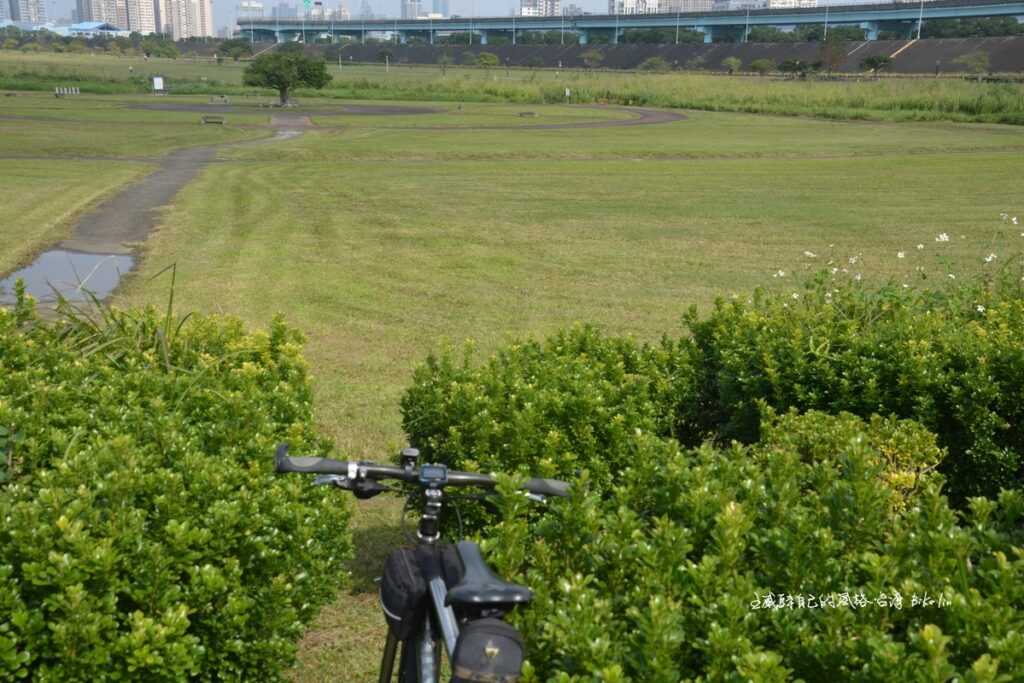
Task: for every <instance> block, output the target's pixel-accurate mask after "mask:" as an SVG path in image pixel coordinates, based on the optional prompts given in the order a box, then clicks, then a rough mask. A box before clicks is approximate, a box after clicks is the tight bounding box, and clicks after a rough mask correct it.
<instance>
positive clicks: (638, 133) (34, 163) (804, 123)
mask: <svg viewBox="0 0 1024 683" xmlns="http://www.w3.org/2000/svg"><path fill="white" fill-rule="evenodd" d="M18 57H19V59H22V58H23V59H24V63H19V64H20V66H18V68H19V69H25V68H29V67H26V66H25V64H29V66H30V67H31V68H39V69H42V68H52V69H55V70H56V71H55V72H54V73H63V71H61V70H68V69H72V68H74V69H80V70H81V71H82V73H85V72H88V73H89V74H93V75H92V76H90V77H95V74H94V71H95V70H97V69H107V68H113V67H112V66H110V65H111V64H126V63H127V60H122V61H118V60H116V58H104V57H95V58H88V59H87V60H86V63H85V64H84V65H81V64H78V63H77V62H71V61H68V60H64V58H63V57H59V56H53V55H46V56H40V57H31V58H24V57H23V56H20V55H19V56H18ZM81 59H82V58H80V60H81ZM32 60H38V61H32ZM62 60H64V61H62ZM92 60H95V61H92ZM139 61H140V62H141V60H139ZM47 65H49V66H47ZM172 67H173V68H175V69H180V70H181V71H180V72H177V73H178V77H180V78H183V79H186V78H196V77H202V76H201V74H210V73H211V72H210V71H209V69H222V70H223V71H222V73H223V78H224V79H227V78H229V77H237V76H238V74H239V73H240V68H239V67H238V66H237V65H233V64H229V65H223V66H222V67H216V66H213V65H202V64H189V63H185V62H180V61H179V63H176V64H167V65H164V64H150V65H149V67H145V68H153V69H157V68H160V69H161V70H164V71H165V73H166V74H168V76H169V78H173V77H175V72H172V71H170V69H171V68H172ZM11 68H12V67H11V60H10V59H9V58H8V57H7V56H6V55H5V54H4V53H0V70H2V69H7V70H8V73H10V69H11ZM117 68H118V69H121V67H120V66H118V67H117ZM143 68H144V67H143V66H136V67H135V69H134V73H136V74H138V73H139V72H140V71H142V69H143ZM189 70H194V71H191V72H190V71H189ZM122 71H123V69H122ZM3 73H4V72H3V71H0V79H2V78H4V75H3ZM218 73H221V72H218ZM396 73H397V74H398V75H400V76H401V77H402V78H408V79H410V80H409V81H408V83H409V84H410V85H409V88H410V89H415V88H419V87H420V86H419V85H416V84H417V83H420V84H422V83H425V82H429V79H430V78H431V77H432V76H431V75H430V74H432V73H434V72H433V71H431V72H430V74H428V73H427V70H423V73H422V74H420V75H416V74H410V73H403V72H396ZM450 73H452V72H450ZM455 73H456V76H455V77H457V78H460V79H463V80H466V82H467V83H470V82H471V81H472V79H474V78H478V77H479V80H478V81H477V84H476V86H475V87H476V89H477V90H478V91H481V90H482V89H483V88H485V87H487V86H486V84H485V82H484V81H485V80H488V79H490V81H491V82H493V77H494V76H495V75H496V74H494V73H491V74H482V73H480V72H475V71H469V72H461V71H460V72H455ZM467 73H468V74H469V75H470V79H468V80H467V79H465V78H464V76H465V75H466V74H467ZM502 73H503V72H502ZM366 74H371V72H370V71H366V72H365V73H364V74H363V75H361V76H358V78H359V79H364V80H367V82H384V81H382V80H380V79H378V80H377V81H374V80H373V79H372V78H371V76H368V75H366ZM371 75H372V74H371ZM378 75H379V74H378ZM528 75H529V74H528V73H527V72H513V73H512V76H511V77H510V78H523V77H526V76H528ZM499 76H500V75H499ZM549 76H551V78H552V82H554V77H553V76H552V75H551V74H547V73H545V74H542V75H541V76H538V78H548V77H549ZM389 77H390V75H389ZM111 78H114V79H115V82H116V74H114V75H112V76H111ZM208 78H209V76H208ZM353 78H355V76H353ZM396 78H397V76H396ZM417 78H419V79H420V80H415V79H417ZM581 78H582V76H581ZM595 78H604V76H600V77H597V76H595ZM609 78H611V77H610V76H609ZM652 78H659V77H652ZM664 78H666V79H669V78H673V79H675V78H678V79H683V80H681V81H679V83H684V84H687V83H690V84H699V83H703V82H704V81H700V80H693V81H691V80H688V79H690V78H691V77H688V76H671V77H664ZM692 78H711V77H692ZM736 80H737V81H739V80H740V79H736ZM208 82H210V81H209V80H208ZM225 82H226V81H225ZM647 82H649V81H641V83H647ZM666 82H668V81H666ZM714 82H715V83H718V84H721V83H728V84H730V85H729V87H732V85H731V84H732V83H733V81H731V80H727V79H718V80H717V81H714ZM387 83H390V81H388V82H387ZM622 84H623V87H632V86H630V85H629V84H628V83H626V82H625V81H622ZM806 85H808V84H780V86H781V87H782V88H790V87H791V86H792V87H797V88H799V87H804V86H806ZM815 85H827V87H828V88H832V87H833V85H831V84H815ZM967 85H970V84H967ZM954 86H955V87H957V88H959V87H960V84H954ZM402 87H405V86H402ZM465 87H466V88H467V90H466V92H469V90H468V89H469V88H470V85H466V86H465ZM523 87H534V85H531V84H530V83H529V82H526V83H525V84H524V86H523ZM687 87H689V86H687ZM694 87H697V86H694ZM743 87H745V86H743ZM757 87H761V86H757ZM881 87H885V88H889V87H892V88H897V87H900V86H896V85H891V86H890V85H886V84H883V86H881ZM941 87H945V86H941ZM371 89H372V88H364V89H363V91H364V92H365V91H368V90H371ZM399 90H401V88H399ZM343 92H344V88H343V87H342V86H339V87H338V88H336V89H334V90H332V91H329V92H328V94H329V95H339V94H341V93H343ZM388 92H391V91H390V90H388V89H387V88H379V89H377V90H376V91H375V94H376V95H379V96H384V95H385V94H386V93H388ZM423 92H427V91H423ZM780 92H783V93H784V92H796V90H792V91H785V90H783V91H780ZM803 92H805V93H807V92H811V89H810V88H808V89H807V90H805V91H803ZM921 92H925V91H921ZM851 93H855V90H850V91H849V93H848V94H849V96H851V97H852V96H853V95H852V94H851ZM365 97H367V98H368V99H373V98H372V97H371V96H370V95H365ZM153 101H154V98H149V97H144V96H138V95H133V96H128V97H122V96H118V97H116V98H114V97H92V96H81V97H80V98H66V99H63V100H55V99H54V98H53V97H52V96H44V95H24V94H21V95H19V96H17V97H10V98H6V97H0V157H5V156H6V157H7V158H5V159H4V161H3V166H2V169H0V205H2V206H3V207H4V211H5V215H7V212H8V211H10V212H11V213H10V215H14V216H16V217H17V219H16V221H14V222H11V221H6V222H4V224H3V225H0V241H2V243H3V244H4V245H5V248H4V250H3V251H2V252H0V270H4V268H5V265H4V264H5V263H6V264H8V265H7V267H9V266H10V264H13V263H14V262H17V261H19V260H20V259H23V258H24V256H25V255H27V254H30V253H31V252H32V251H33V250H35V249H38V248H39V246H40V245H41V244H45V243H48V242H49V241H52V240H54V239H56V238H57V237H59V234H60V232H61V231H62V230H65V229H66V228H67V225H68V217H69V216H70V214H68V213H67V210H68V209H67V207H69V206H73V207H78V208H76V209H73V211H78V210H80V209H81V207H83V206H86V205H88V204H89V203H90V202H92V201H95V198H96V197H97V196H99V195H101V194H103V193H105V192H110V191H112V190H113V189H114V188H116V187H117V186H118V185H119V184H121V183H124V182H126V181H127V180H129V179H130V178H132V177H134V176H135V175H136V174H138V173H140V172H142V171H144V170H145V168H147V166H146V165H145V163H143V162H140V161H133V159H135V158H137V157H143V158H146V159H149V158H152V157H155V156H157V155H159V154H162V153H165V152H166V151H168V150H170V149H173V148H175V147H178V146H182V145H188V144H211V143H231V142H236V141H240V140H245V139H249V138H253V137H259V136H266V135H267V134H268V132H267V131H266V130H264V129H258V128H254V129H245V128H234V127H231V126H229V127H226V128H224V129H221V128H219V127H212V126H199V125H197V123H196V121H197V119H198V115H197V114H195V113H187V112H155V111H144V110H138V109H130V108H127V107H126V106H125V105H130V104H138V103H142V102H153ZM160 101H169V102H183V101H188V102H205V101H206V98H205V97H193V98H177V97H168V98H162V99H161V100H160ZM345 104H350V102H349V101H344V102H343V101H339V100H337V99H332V98H330V97H328V98H317V99H308V100H307V99H306V98H303V105H304V107H305V108H304V109H301V110H300V112H302V113H306V114H308V115H310V116H311V117H312V120H313V122H314V124H317V125H319V126H322V127H323V128H322V129H317V128H316V127H314V128H313V129H311V130H309V131H308V132H306V133H305V134H304V135H302V136H301V137H298V138H294V139H291V140H287V141H282V142H274V143H271V144H260V145H240V146H223V147H221V148H220V151H219V157H220V162H221V163H214V164H211V165H209V166H208V167H206V168H205V170H204V171H203V172H202V174H201V175H200V176H199V177H198V178H197V179H196V180H195V181H193V182H192V183H191V184H190V185H188V186H187V187H186V188H185V189H184V190H183V191H182V192H181V193H180V194H179V195H178V197H177V198H176V199H175V201H174V203H173V206H172V207H170V209H169V210H168V211H167V212H166V214H165V215H164V217H163V223H162V227H161V228H160V229H159V230H158V231H157V232H156V233H155V234H154V235H153V236H152V237H151V238H150V239H149V241H148V242H147V243H146V245H145V247H144V252H143V260H142V264H141V268H140V270H139V272H138V273H136V274H135V275H133V276H131V277H130V278H129V280H128V281H127V283H126V286H125V287H123V288H122V289H121V290H120V292H119V294H118V296H117V302H118V303H119V304H143V303H154V304H158V305H162V304H165V303H166V300H167V294H168V282H167V280H166V278H158V279H155V280H151V278H152V276H154V275H155V274H157V273H158V272H159V271H160V270H161V269H163V268H165V267H166V266H167V265H169V264H171V263H176V264H177V266H178V272H177V287H176V291H175V305H176V307H178V309H179V310H190V309H199V310H204V311H214V312H217V311H221V312H224V313H229V314H232V315H237V316H240V317H242V318H243V319H244V320H246V321H248V322H249V323H251V324H254V325H265V324H266V322H267V321H268V320H269V319H270V318H271V317H272V316H273V315H274V314H275V313H277V312H283V313H284V314H285V315H286V317H287V319H288V320H289V322H290V323H291V324H292V325H294V326H296V327H298V328H299V329H301V330H302V331H303V332H304V333H305V334H306V335H307V336H308V338H309V343H308V346H307V350H306V353H307V357H308V359H309V362H310V365H311V368H312V372H313V374H314V376H315V392H316V410H317V416H318V421H319V423H320V425H321V426H322V428H323V430H324V431H325V432H326V433H328V434H329V435H330V436H332V437H333V438H334V440H335V442H336V443H337V445H338V449H339V452H340V453H341V454H344V455H350V456H357V457H362V458H374V459H382V458H386V457H388V456H389V455H391V454H392V453H394V452H396V451H397V449H398V448H399V447H400V446H402V445H404V441H403V435H402V432H401V429H400V416H399V413H398V399H399V396H400V395H401V392H402V390H403V388H404V387H405V386H407V385H408V383H409V379H410V373H411V371H412V368H413V367H414V366H415V365H416V364H417V363H418V362H420V361H421V360H422V359H423V358H424V357H425V355H426V354H427V353H429V352H430V351H432V350H435V349H437V348H439V346H441V345H443V344H446V343H454V344H461V343H462V342H463V341H464V340H466V339H474V340H475V343H476V345H477V346H478V347H479V348H480V349H481V350H482V351H484V352H486V351H488V350H491V349H494V348H495V347H496V346H497V345H499V344H501V343H502V342H503V341H505V340H507V339H509V338H513V337H516V336H521V335H543V334H546V333H549V332H551V331H553V330H555V329H558V328H560V327H563V326H565V325H569V324H572V323H573V322H575V321H588V322H594V323H597V324H599V325H600V326H602V327H603V328H604V329H605V330H607V331H610V332H615V333H622V334H631V335H634V336H636V337H638V338H641V339H656V338H657V337H658V336H660V335H661V334H662V333H675V332H677V331H678V330H679V318H680V316H681V315H682V313H683V312H684V311H685V310H686V309H687V307H688V306H689V305H690V304H697V305H698V306H701V307H706V306H708V305H709V304H710V303H711V302H712V301H713V299H714V298H715V297H717V296H729V295H731V294H737V295H745V294H746V293H748V292H750V291H751V290H752V289H753V288H754V287H757V286H770V287H782V288H795V287H796V283H795V282H794V273H801V272H805V271H809V270H811V269H814V268H819V267H825V266H826V264H827V260H828V259H829V258H832V259H834V260H836V261H837V262H839V263H840V264H841V265H843V266H849V267H851V268H853V269H854V270H855V271H856V272H863V273H864V275H865V277H868V278H872V277H896V278H899V279H900V280H905V281H910V279H911V278H912V277H914V276H915V274H916V271H915V268H916V267H917V266H919V265H923V266H925V267H926V268H927V270H928V272H929V273H930V274H931V275H932V276H934V277H939V278H943V277H945V274H944V272H940V271H942V270H943V269H944V268H947V267H948V268H950V269H952V270H953V271H954V272H955V273H958V274H961V273H963V274H965V273H968V272H970V271H972V270H977V269H979V268H980V267H982V263H981V259H982V256H984V255H985V254H986V253H988V251H989V250H991V249H992V248H993V247H992V239H993V234H994V233H995V232H996V230H997V228H998V226H999V224H1000V221H999V213H1000V212H1002V211H1007V212H1011V213H1017V214H1024V200H1022V199H1021V197H1022V194H1021V190H1022V189H1024V185H1022V180H1021V171H1022V170H1024V164H1022V162H1021V159H1022V158H1024V129H1022V128H1018V127H1012V126H1002V125H995V124H971V125H964V124H956V123H948V122H933V123H892V122H878V121H875V122H869V121H857V122H845V121H831V120H822V119H807V118H794V117H774V116H764V115H752V114H744V113H719V112H708V111H686V112H684V113H685V114H686V117H687V118H685V119H684V120H679V121H674V122H671V123H664V124H658V125H646V126H612V127H602V128H559V129H553V130H537V129H531V128H524V127H525V126H531V125H545V124H566V123H581V122H590V123H602V124H607V123H614V122H616V121H621V120H624V119H626V118H629V116H630V115H628V114H626V113H624V112H622V111H619V110H615V109H592V108H586V109H584V108H577V107H565V106H549V105H538V104H529V106H524V105H523V104H522V103H520V102H516V103H511V104H500V103H472V102H468V101H467V102H466V103H464V104H463V105H462V106H461V108H460V106H459V104H458V103H457V102H453V101H439V102H431V103H429V104H427V105H424V106H430V107H434V108H436V109H437V110H438V111H436V112H434V113H430V114H423V115H417V116H365V115H363V116H360V115H349V114H336V113H332V112H331V110H332V108H333V109H336V108H338V107H340V106H342V105H345ZM808 106H810V105H808ZM815 106H816V105H815ZM1021 109H1022V110H1024V107H1021ZM522 111H533V112H534V113H535V114H536V117H521V116H519V113H520V112H522ZM5 116H6V117H8V118H4V117H5ZM238 116H239V117H240V118H239V120H238V122H239V123H265V122H266V121H267V117H266V114H265V113H261V112H259V110H257V109H256V108H255V107H253V108H252V113H248V112H247V113H245V114H240V115H238ZM25 117H33V119H32V120H29V119H27V118H25ZM249 117H252V118H251V119H250V118H249ZM38 118H45V119H46V120H45V121H40V120H35V119H38ZM233 118H234V116H230V117H229V122H230V120H231V119H233ZM328 127H330V128H328ZM474 127H483V128H485V129H475V128H474ZM494 127H501V128H500V129H495V128H494ZM5 133H6V134H5ZM84 156H98V157H109V159H106V160H89V159H81V158H79V159H77V160H74V161H70V160H68V159H67V157H84ZM14 157H32V158H31V159H28V158H21V159H14ZM54 198H59V199H60V201H53V200H54ZM8 207H12V208H11V209H8ZM940 233H948V234H949V235H950V236H951V237H952V239H951V241H950V242H948V243H947V242H936V236H937V235H938V234H940ZM1011 237H1014V238H1016V239H1020V240H1022V241H1024V238H1017V237H1016V235H1012V236H1011ZM918 244H921V245H922V247H923V248H922V249H920V250H919V249H917V245H918ZM7 245H10V246H7ZM805 251H810V252H812V253H813V254H814V256H806V255H805V254H804V252H805ZM898 252H904V255H905V257H904V258H898V257H897V253H898ZM18 254H21V256H19V255H18ZM850 257H855V260H856V263H855V264H850V263H849V260H848V259H849V258H850ZM5 259H6V260H5ZM861 269H863V270H862V271H861ZM780 270H782V271H785V273H786V276H785V277H783V278H777V277H773V274H777V273H778V271H780ZM346 503H347V501H342V500H339V504H346ZM359 509H360V514H359V515H358V517H357V520H356V529H355V537H356V542H357V548H358V551H357V552H358V557H357V559H356V561H355V562H354V563H353V589H352V590H351V591H346V592H345V593H344V594H343V595H341V596H340V598H339V600H338V602H337V603H336V604H335V605H334V606H333V607H331V608H330V609H328V610H325V611H324V613H323V614H322V616H321V618H320V620H319V621H318V622H317V624H316V625H315V626H314V628H313V629H311V630H310V631H309V633H308V634H307V637H306V639H305V641H304V642H303V644H302V648H301V651H300V663H299V665H298V666H297V667H296V668H295V669H294V670H293V672H292V677H293V678H294V679H295V680H297V681H321V680H324V681H326V680H337V679H338V678H339V677H340V674H339V672H341V671H344V672H345V673H344V679H345V680H346V681H353V682H362V681H373V680H376V676H375V672H376V667H377V663H378V661H377V658H378V649H377V648H378V647H379V645H380V643H382V638H383V633H384V629H383V619H382V617H381V616H380V614H379V611H378V608H377V605H376V599H375V596H374V593H373V583H372V578H373V576H374V574H375V572H376V568H377V567H379V566H380V561H381V558H382V556H383V553H384V551H385V550H386V549H387V548H388V547H390V546H392V545H393V544H394V543H395V542H396V541H397V540H398V538H399V536H398V533H397V529H396V525H395V519H396V517H397V514H398V510H397V508H396V506H395V504H394V502H393V501H389V500H382V499H376V500H374V501H372V502H370V503H365V504H363V503H361V504H360V505H359Z"/></svg>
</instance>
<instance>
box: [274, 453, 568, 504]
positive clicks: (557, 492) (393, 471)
mask: <svg viewBox="0 0 1024 683" xmlns="http://www.w3.org/2000/svg"><path fill="white" fill-rule="evenodd" d="M274 459H275V463H276V468H277V471H278V472H298V473H303V474H338V475H341V476H343V477H346V478H348V479H350V480H352V481H357V480H360V479H370V480H374V481H376V480H379V479H398V480H400V481H405V482H410V483H419V481H420V471H419V468H417V467H414V468H410V469H405V468H402V467H396V466H394V465H378V464H376V463H372V462H356V461H354V460H332V459H330V458H317V457H305V456H298V457H292V456H289V455H288V444H286V443H283V444H280V445H279V446H278V447H277V453H276V454H275V456H274ZM496 484H497V482H496V481H495V479H494V477H491V476H490V475H487V474H480V473H478V472H459V471H457V470H448V478H447V481H446V482H445V485H446V486H479V487H481V488H494V486H495V485H496ZM521 488H523V489H524V490H525V491H529V492H530V493H535V494H537V495H540V496H562V497H564V496H568V495H569V484H568V483H566V482H564V481H561V480H559V479H529V480H527V481H526V482H525V483H523V485H522V487H521Z"/></svg>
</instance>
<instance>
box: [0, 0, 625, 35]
mask: <svg viewBox="0 0 1024 683" xmlns="http://www.w3.org/2000/svg"><path fill="white" fill-rule="evenodd" d="M3 1H4V0H0V2H3ZM281 1H282V0H263V4H264V6H266V8H267V10H266V13H267V15H269V14H270V7H271V6H272V5H276V4H277V3H278V2H281ZM283 1H284V2H286V3H287V4H290V5H297V4H301V2H302V0H283ZM344 2H345V6H346V7H348V9H349V11H350V12H352V14H353V15H355V14H357V13H358V12H359V8H360V6H361V5H362V0H344ZM574 2H575V4H577V5H579V6H580V7H582V8H583V9H585V10H589V11H591V12H598V11H605V10H607V9H608V2H607V0H604V1H602V0H574ZM325 3H326V4H327V5H328V6H329V7H331V8H335V7H337V6H338V0H325ZM398 3H399V0H370V6H371V7H373V12H374V14H386V15H387V16H389V17H397V16H398V15H399V4H398ZM449 3H450V7H451V11H452V12H453V13H454V14H461V15H463V16H470V15H475V16H480V15H489V16H499V15H500V16H505V15H507V14H509V12H511V10H512V8H513V7H519V2H518V0H449ZM426 5H427V6H428V7H429V6H430V0H427V3H426ZM237 6H238V0H213V16H214V23H215V24H216V27H217V28H220V27H221V26H226V25H231V26H233V25H234V23H235V8H236V7H237ZM74 8H75V0H46V9H47V11H48V13H49V15H50V18H51V19H59V18H61V17H70V16H71V10H73V9H74Z"/></svg>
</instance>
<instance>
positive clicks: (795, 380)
mask: <svg viewBox="0 0 1024 683" xmlns="http://www.w3.org/2000/svg"><path fill="white" fill-rule="evenodd" d="M1015 287H1016V286H1015V285H1013V284H1012V283H1011V285H1010V289H1008V290H1005V291H1003V293H1002V294H1000V291H1002V290H992V291H988V292H986V291H984V290H981V291H975V290H973V289H971V288H959V289H955V290H952V292H951V293H949V294H941V293H936V292H934V291H917V290H913V289H909V290H908V289H903V288H902V287H900V286H898V285H891V286H886V287H882V288H880V289H878V290H872V289H869V288H867V287H861V286H859V285H858V284H857V283H849V284H846V285H839V286H837V287H833V286H832V283H831V282H830V281H826V280H824V279H822V280H819V281H818V284H817V285H815V286H813V287H812V288H811V289H809V290H806V291H805V292H804V293H803V295H802V296H801V298H800V299H799V300H797V301H794V300H793V299H792V298H791V297H790V296H789V295H782V294H780V295H766V294H758V295H756V296H754V297H753V298H752V299H751V300H750V302H749V303H747V302H744V301H738V300H736V301H729V302H725V301H719V302H718V303H717V304H716V306H715V308H714V310H713V312H712V313H711V314H710V315H709V316H708V317H707V318H706V319H704V320H699V319H698V318H697V316H696V315H695V313H693V312H691V313H690V315H689V316H688V317H687V324H688V326H689V330H690V333H691V338H690V339H684V340H681V341H679V342H678V346H677V350H676V353H677V354H678V355H685V354H686V353H691V354H692V357H691V359H690V361H689V362H690V364H691V366H692V367H693V368H694V371H695V372H696V373H697V380H696V384H695V386H697V387H698V389H699V398H697V399H696V400H693V399H692V397H683V401H682V402H681V403H679V404H678V405H677V408H678V422H677V427H676V430H675V431H674V433H675V434H676V435H678V436H679V437H680V438H681V439H682V440H683V441H684V442H686V443H690V444H695V443H699V442H700V441H701V440H702V439H704V438H707V437H708V436H711V435H715V436H717V437H718V438H725V439H731V438H735V439H739V440H741V441H743V442H747V443H753V442H755V441H757V440H758V438H759V434H758V422H759V419H760V411H759V408H758V401H762V400H763V401H765V402H767V403H768V404H769V405H771V406H772V407H774V408H776V409H778V410H786V409H788V408H790V407H795V408H797V409H799V410H809V409H817V410H824V411H827V412H830V413H835V412H838V411H849V412H852V413H855V414H857V415H860V416H863V417H866V416H869V415H871V414H874V413H880V414H885V415H890V414H891V415H896V416H899V417H903V418H913V419H915V420H918V421H919V422H921V423H922V424H923V425H925V426H926V427H928V428H929V429H930V430H932V431H933V432H935V434H937V435H938V437H939V443H940V444H941V445H942V446H943V447H944V448H946V449H948V451H949V457H948V458H947V459H946V461H945V462H944V463H943V469H944V471H945V473H946V474H947V475H948V481H949V489H950V493H951V495H952V496H953V497H954V499H955V500H956V501H962V500H963V499H965V498H966V497H967V496H973V495H988V496H994V495H995V494H997V493H998V491H999V489H1000V488H1003V487H1006V488H1012V487H1020V485H1021V477H1022V471H1021V454H1022V453H1024V400H1022V398H1024V396H1022V392H1021V387H1024V360H1022V359H1024V337H1022V336H1021V335H1020V334H1019V330H1021V329H1024V297H1022V296H1021V295H1020V291H1019V288H1016V289H1014V288H1015Z"/></svg>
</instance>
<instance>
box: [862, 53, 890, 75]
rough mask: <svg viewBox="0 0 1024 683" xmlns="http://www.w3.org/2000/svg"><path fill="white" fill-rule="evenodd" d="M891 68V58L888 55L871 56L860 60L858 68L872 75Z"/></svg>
mask: <svg viewBox="0 0 1024 683" xmlns="http://www.w3.org/2000/svg"><path fill="white" fill-rule="evenodd" d="M891 66H892V57H890V56H888V55H871V56H870V57H865V58H864V59H862V60H860V68H862V69H867V70H868V71H870V72H871V73H873V74H877V73H878V72H879V71H885V70H886V69H888V68H890V67H891Z"/></svg>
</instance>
